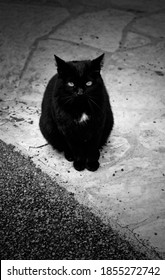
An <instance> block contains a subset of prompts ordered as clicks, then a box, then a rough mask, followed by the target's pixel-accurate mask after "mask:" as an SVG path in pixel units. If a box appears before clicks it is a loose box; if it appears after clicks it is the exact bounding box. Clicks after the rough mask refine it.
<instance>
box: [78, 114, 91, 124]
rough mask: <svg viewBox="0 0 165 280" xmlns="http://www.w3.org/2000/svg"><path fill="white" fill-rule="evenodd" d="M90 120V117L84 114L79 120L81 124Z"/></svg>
mask: <svg viewBox="0 0 165 280" xmlns="http://www.w3.org/2000/svg"><path fill="white" fill-rule="evenodd" d="M88 120H89V117H88V115H87V114H85V113H83V114H82V116H81V118H80V119H79V123H82V122H86V121H88Z"/></svg>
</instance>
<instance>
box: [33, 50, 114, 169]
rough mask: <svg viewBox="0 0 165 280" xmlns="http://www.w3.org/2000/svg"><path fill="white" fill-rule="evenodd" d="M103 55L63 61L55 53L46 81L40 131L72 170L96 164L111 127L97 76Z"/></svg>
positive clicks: (107, 105)
mask: <svg viewBox="0 0 165 280" xmlns="http://www.w3.org/2000/svg"><path fill="white" fill-rule="evenodd" d="M103 57H104V54H103V55H101V56H99V57H97V58H96V59H94V60H84V61H69V62H65V61H64V60H62V59H61V58H59V57H57V56H55V60H56V65H57V74H56V75H55V76H53V77H52V78H51V80H50V81H49V83H48V85H47V87H46V90H45V93H44V97H43V101H42V113H41V117H40V123H39V125H40V130H41V132H42V134H43V136H44V137H45V139H46V140H47V141H48V143H49V144H51V145H52V146H53V148H54V149H56V150H58V151H59V152H64V155H65V158H66V159H67V160H69V161H73V165H74V167H75V169H76V170H78V171H81V170H83V169H85V168H87V169H88V170H90V171H95V170H97V169H98V167H99V162H98V160H99V157H100V152H99V149H100V148H101V147H102V146H103V145H104V144H105V143H106V141H107V138H108V136H109V135H110V132H111V130H112V128H113V114H112V110H111V106H110V102H109V97H108V94H107V91H106V88H105V85H104V82H103V80H102V77H101V75H100V70H101V67H102V64H103Z"/></svg>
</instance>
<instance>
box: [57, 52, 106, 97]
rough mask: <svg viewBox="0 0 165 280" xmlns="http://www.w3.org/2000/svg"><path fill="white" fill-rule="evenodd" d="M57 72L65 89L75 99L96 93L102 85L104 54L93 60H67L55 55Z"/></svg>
mask: <svg viewBox="0 0 165 280" xmlns="http://www.w3.org/2000/svg"><path fill="white" fill-rule="evenodd" d="M54 57H55V61H56V66H57V72H58V76H59V79H60V81H61V85H62V87H63V90H64V92H65V94H66V95H67V96H70V97H72V98H73V99H78V98H87V97H88V96H89V95H94V94H96V93H97V92H98V91H99V88H100V87H101V86H102V83H103V81H102V78H101V75H100V70H101V68H102V66H103V59H104V54H102V55H100V56H99V57H97V58H95V59H93V60H82V61H69V62H66V61H64V60H63V59H61V58H59V57H58V56H56V55H55V56H54Z"/></svg>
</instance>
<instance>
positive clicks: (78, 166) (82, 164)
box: [73, 160, 86, 171]
mask: <svg viewBox="0 0 165 280" xmlns="http://www.w3.org/2000/svg"><path fill="white" fill-rule="evenodd" d="M73 166H74V168H75V169H76V170H77V171H82V170H84V169H85V167H86V165H85V161H84V160H75V161H74V163H73Z"/></svg>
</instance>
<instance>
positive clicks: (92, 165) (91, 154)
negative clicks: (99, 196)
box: [86, 148, 100, 171]
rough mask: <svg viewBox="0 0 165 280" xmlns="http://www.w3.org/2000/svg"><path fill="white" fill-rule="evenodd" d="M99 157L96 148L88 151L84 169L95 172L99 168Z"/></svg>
mask: <svg viewBox="0 0 165 280" xmlns="http://www.w3.org/2000/svg"><path fill="white" fill-rule="evenodd" d="M99 157H100V152H99V150H98V149H97V148H95V149H94V148H93V149H90V150H88V155H87V160H86V169H88V170H89V171H96V170H97V169H98V168H99V166H100V164H99V161H98V160H99Z"/></svg>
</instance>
